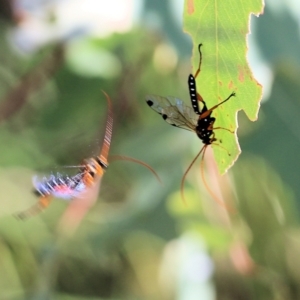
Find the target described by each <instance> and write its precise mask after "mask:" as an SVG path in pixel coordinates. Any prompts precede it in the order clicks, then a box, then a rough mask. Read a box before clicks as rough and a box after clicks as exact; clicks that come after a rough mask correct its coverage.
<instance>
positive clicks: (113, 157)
mask: <svg viewBox="0 0 300 300" xmlns="http://www.w3.org/2000/svg"><path fill="white" fill-rule="evenodd" d="M115 160H127V161H131V162H134V163H137V164H139V165H141V166H144V167H146V168H147V169H148V170H149V171H150V172H151V173H152V174H153V175H154V176H155V177H156V179H157V180H158V182H159V183H161V184H162V181H161V179H160V177H159V176H158V174H157V173H156V172H155V170H154V169H153V168H152V167H151V166H149V165H148V164H146V163H145V162H143V161H141V160H139V159H136V158H132V157H129V156H125V155H111V156H110V161H115Z"/></svg>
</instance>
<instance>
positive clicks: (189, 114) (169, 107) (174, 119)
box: [146, 95, 199, 132]
mask: <svg viewBox="0 0 300 300" xmlns="http://www.w3.org/2000/svg"><path fill="white" fill-rule="evenodd" d="M146 102H147V104H148V105H149V106H150V107H151V108H152V109H153V110H155V111H156V112H157V113H159V114H160V115H161V116H162V117H163V119H164V120H165V121H166V122H168V123H169V124H170V125H172V126H175V127H179V128H183V129H186V130H190V131H194V132H195V128H196V125H197V121H198V119H199V116H198V115H196V114H195V112H194V110H193V109H192V108H191V107H189V106H186V105H185V104H184V103H183V102H182V101H181V100H180V99H177V98H173V97H160V96H153V95H148V96H147V97H146Z"/></svg>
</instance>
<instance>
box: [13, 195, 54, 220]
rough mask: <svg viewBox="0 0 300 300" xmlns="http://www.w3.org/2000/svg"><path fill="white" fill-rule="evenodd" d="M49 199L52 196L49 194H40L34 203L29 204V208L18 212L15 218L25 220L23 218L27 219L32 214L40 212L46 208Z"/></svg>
mask: <svg viewBox="0 0 300 300" xmlns="http://www.w3.org/2000/svg"><path fill="white" fill-rule="evenodd" d="M51 201H52V196H51V195H48V196H41V197H40V199H39V200H38V202H37V203H36V204H34V205H33V206H31V207H30V208H29V209H27V210H25V211H23V212H20V213H18V214H17V215H16V218H18V219H21V220H25V219H28V218H30V217H32V216H34V215H37V214H39V213H40V212H42V211H43V210H44V209H45V208H47V207H48V206H49V204H50V202H51Z"/></svg>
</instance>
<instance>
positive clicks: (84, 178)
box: [16, 92, 160, 220]
mask: <svg viewBox="0 0 300 300" xmlns="http://www.w3.org/2000/svg"><path fill="white" fill-rule="evenodd" d="M103 93H104V95H105V97H106V99H107V103H108V113H107V120H106V128H105V134H104V139H103V145H102V149H101V151H100V155H99V156H97V157H93V158H89V159H86V160H84V162H83V164H82V165H80V166H79V171H78V172H77V173H76V174H75V175H74V176H66V175H62V174H60V173H57V174H56V175H53V174H52V175H50V176H49V177H44V178H43V179H42V180H38V179H37V178H36V177H35V178H34V179H33V185H34V188H35V191H34V192H35V194H37V195H38V196H39V197H40V198H39V200H38V202H37V203H36V204H35V205H33V206H32V207H30V208H29V209H28V210H26V211H23V212H21V213H18V214H17V215H16V217H17V218H19V219H23V220H24V219H27V218H29V217H31V216H34V215H36V214H38V213H40V212H41V211H42V210H44V209H45V208H47V207H48V205H49V204H50V202H51V200H52V199H53V197H57V198H62V199H67V200H72V199H74V198H77V197H80V196H81V195H82V193H84V192H85V191H86V190H87V189H88V188H90V187H92V186H93V185H94V184H95V182H97V179H99V178H101V177H102V176H103V174H104V172H105V171H106V169H107V168H108V154H109V149H110V143H111V138H112V129H113V116H112V105H111V100H110V98H109V96H108V95H107V94H106V93H105V92H103ZM112 160H128V161H131V162H135V163H138V164H140V165H142V166H145V167H146V168H148V169H149V170H150V171H151V172H152V173H153V174H154V175H155V177H156V178H157V179H158V180H159V181H160V178H159V177H158V175H157V174H156V172H155V171H154V170H153V169H152V168H151V167H150V166H149V165H148V164H146V163H144V162H142V161H140V160H138V159H135V158H131V157H127V156H118V155H115V156H113V157H112Z"/></svg>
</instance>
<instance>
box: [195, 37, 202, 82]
mask: <svg viewBox="0 0 300 300" xmlns="http://www.w3.org/2000/svg"><path fill="white" fill-rule="evenodd" d="M202 46H203V44H202V43H200V44H199V45H198V52H199V55H200V59H199V65H198V69H197V71H196V73H195V75H194V77H195V78H196V77H197V76H198V75H199V73H200V72H201V64H202V52H201V47H202Z"/></svg>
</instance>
